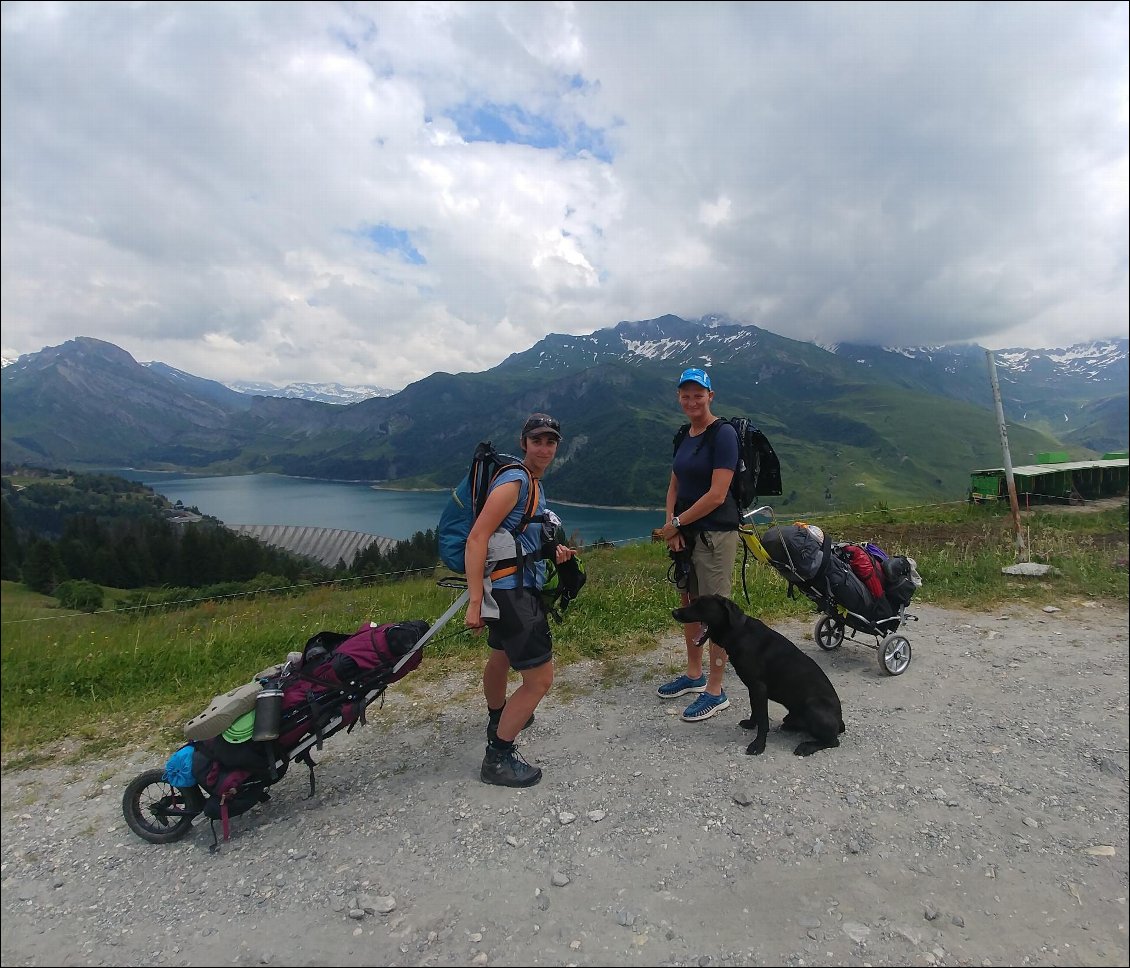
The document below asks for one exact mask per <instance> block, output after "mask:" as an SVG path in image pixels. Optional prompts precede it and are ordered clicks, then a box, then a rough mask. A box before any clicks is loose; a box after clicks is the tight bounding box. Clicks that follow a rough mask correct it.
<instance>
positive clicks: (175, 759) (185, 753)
mask: <svg viewBox="0 0 1130 968" xmlns="http://www.w3.org/2000/svg"><path fill="white" fill-rule="evenodd" d="M192 753H193V747H192V746H191V745H189V746H182V747H181V748H180V749H179V750H177V751H176V752H175V753H174V754H173V755H172V756H170V757H169V761H168V762H167V763H166V764H165V779H166V780H168V781H169V784H170V785H171V786H175V787H194V786H196V776H195V774H194V773H193V772H192Z"/></svg>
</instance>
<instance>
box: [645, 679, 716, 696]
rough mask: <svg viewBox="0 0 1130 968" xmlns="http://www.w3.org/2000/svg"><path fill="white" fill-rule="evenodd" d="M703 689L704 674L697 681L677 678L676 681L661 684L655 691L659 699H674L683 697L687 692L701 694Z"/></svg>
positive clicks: (704, 684)
mask: <svg viewBox="0 0 1130 968" xmlns="http://www.w3.org/2000/svg"><path fill="white" fill-rule="evenodd" d="M705 688H706V673H705V672H704V673H703V674H702V675H701V676H699V677H698V678H697V679H692V678H690V676H679V678H678V679H672V680H671V681H670V682H665V683H663V685H661V686H660V687H659V688H658V689H656V690H655V691H656V693H658V695H659V698H660V699H674V698H675V697H676V696H685V695H686V694H687V693H688V692H702V690H703V689H705Z"/></svg>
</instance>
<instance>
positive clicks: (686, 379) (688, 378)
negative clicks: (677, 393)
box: [679, 367, 714, 390]
mask: <svg viewBox="0 0 1130 968" xmlns="http://www.w3.org/2000/svg"><path fill="white" fill-rule="evenodd" d="M684 383H697V384H698V385H699V386H701V387H706V389H707V390H712V389H714V388H713V387H712V386H711V385H710V377H708V376H707V375H706V370H699V369H696V368H695V367H691V368H690V369H689V370H683V375H682V376H681V377H679V386H682V385H683V384H684Z"/></svg>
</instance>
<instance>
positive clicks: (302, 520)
mask: <svg viewBox="0 0 1130 968" xmlns="http://www.w3.org/2000/svg"><path fill="white" fill-rule="evenodd" d="M107 473H113V474H117V475H118V476H120V477H124V478H127V479H128V480H131V481H140V482H141V483H142V484H146V485H148V486H149V487H151V488H153V490H154V491H156V492H157V493H158V494H162V495H164V497H166V498H167V499H168V500H170V501H172V502H176V501H180V502H181V503H182V504H184V505H185V507H196V508H199V509H200V511H201V512H202V513H203V514H208V515H211V516H212V517H215V518H218V519H219V520H221V521H223V522H224V523H225V524H287V525H296V526H302V527H318V528H339V529H341V530H343V531H363V532H366V533H368V534H378V535H382V536H384V537H388V538H395V539H397V540H403V539H405V538H410V537H411V536H412V535H413V534H415V533H416V532H417V531H427V530H428V529H430V528H434V527H435V526H436V523H437V522H438V521H439V516H440V512H441V511H442V510H443V506H444V504H445V503H446V502H447V497H448V492H447V491H442V492H441V491H391V490H382V489H379V488H374V487H372V486H371V485H369V484H364V483H354V482H350V481H315V480H309V479H306V478H296V477H282V476H279V475H277V474H246V475H240V476H231V477H191V476H185V475H183V474H175V473H162V472H159V471H136V470H124V469H121V468H113V469H110V470H107ZM549 506H550V507H551V508H552V509H553V510H554V511H555V512H556V513H557V515H558V516H559V517H560V518H561V520H562V521H563V522H564V523H565V530H566V532H567V533H568V534H570V535H572V534H574V533H576V534H579V535H580V537H581V538H582V540H583V541H584V542H585V543H586V544H591V543H593V542H594V541H598V540H601V539H603V540H606V541H612V542H615V543H617V544H630V543H632V542H636V541H647V540H649V539H650V536H651V530H652V528H657V527H659V526H660V525H662V523H663V511H662V509H661V508H656V509H655V510H654V511H625V510H618V509H615V508H594V507H577V506H574V505H570V504H560V503H557V502H555V501H552V500H551V501H550V502H549Z"/></svg>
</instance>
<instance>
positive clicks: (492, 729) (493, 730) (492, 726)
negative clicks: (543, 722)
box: [487, 713, 534, 743]
mask: <svg viewBox="0 0 1130 968" xmlns="http://www.w3.org/2000/svg"><path fill="white" fill-rule="evenodd" d="M533 724H534V714H533V713H530V718H529V719H527V720H526V725H525V726H523V727H522V729H529V728H530V727H531V726H533ZM521 731H522V730H519V731H518V732H521ZM492 739H498V723H492V722H491V721H490V720H489V719H488V720H487V742H488V743H489V742H490V741H491V740H492Z"/></svg>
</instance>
